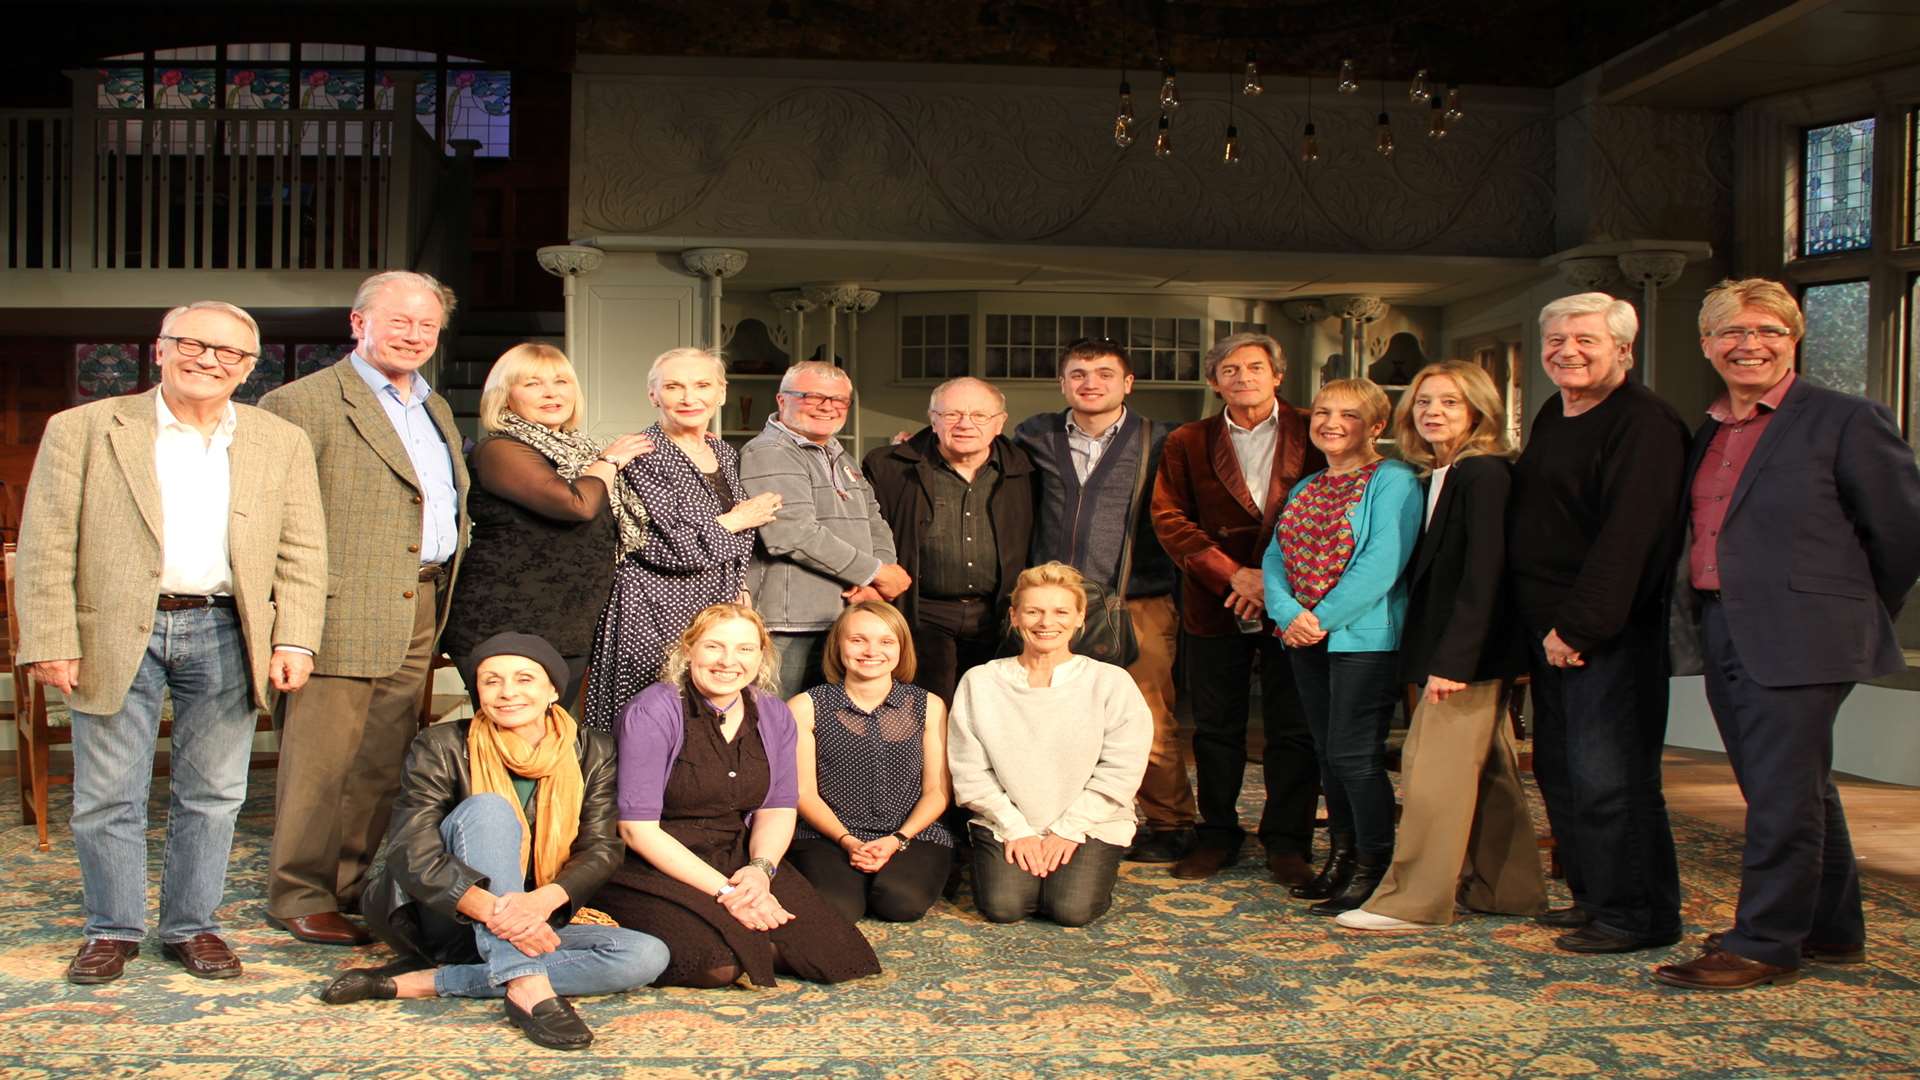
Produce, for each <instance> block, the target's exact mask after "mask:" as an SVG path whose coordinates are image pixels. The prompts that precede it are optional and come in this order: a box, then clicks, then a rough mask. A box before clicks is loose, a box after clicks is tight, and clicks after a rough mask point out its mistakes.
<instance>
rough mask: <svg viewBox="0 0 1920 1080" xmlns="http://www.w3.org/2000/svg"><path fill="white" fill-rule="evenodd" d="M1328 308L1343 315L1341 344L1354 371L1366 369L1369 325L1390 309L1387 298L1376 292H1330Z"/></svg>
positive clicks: (1341, 316)
mask: <svg viewBox="0 0 1920 1080" xmlns="http://www.w3.org/2000/svg"><path fill="white" fill-rule="evenodd" d="M1327 310H1328V311H1330V312H1332V313H1333V314H1335V315H1338V316H1339V317H1340V348H1341V350H1342V351H1343V352H1345V353H1346V354H1347V362H1348V364H1350V365H1351V369H1352V371H1353V373H1354V374H1355V375H1359V374H1360V373H1362V372H1364V371H1366V370H1367V334H1366V325H1367V324H1368V323H1371V322H1377V321H1379V320H1380V319H1381V318H1382V317H1383V316H1385V315H1386V313H1387V302H1386V301H1385V300H1382V299H1380V298H1379V297H1377V296H1330V297H1328V298H1327Z"/></svg>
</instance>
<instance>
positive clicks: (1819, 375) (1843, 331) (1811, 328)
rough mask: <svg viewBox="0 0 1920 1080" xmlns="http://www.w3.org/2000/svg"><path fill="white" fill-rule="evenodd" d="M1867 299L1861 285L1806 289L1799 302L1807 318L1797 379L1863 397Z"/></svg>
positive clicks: (1856, 283) (1864, 286)
mask: <svg viewBox="0 0 1920 1080" xmlns="http://www.w3.org/2000/svg"><path fill="white" fill-rule="evenodd" d="M1867 297H1868V288H1867V283H1866V282H1864V281H1842V282H1839V283H1837V284H1833V285H1809V286H1808V287H1807V291H1806V295H1804V296H1802V297H1801V298H1800V306H1801V309H1802V310H1803V311H1804V312H1805V314H1806V317H1807V336H1806V337H1805V338H1804V339H1802V340H1801V342H1800V374H1801V375H1804V376H1806V377H1807V378H1808V379H1810V380H1812V381H1813V382H1816V383H1819V384H1820V385H1821V386H1824V387H1827V388H1828V389H1830V390H1840V391H1843V392H1845V393H1849V394H1860V395H1862V396H1864V395H1865V394H1866V392H1867Z"/></svg>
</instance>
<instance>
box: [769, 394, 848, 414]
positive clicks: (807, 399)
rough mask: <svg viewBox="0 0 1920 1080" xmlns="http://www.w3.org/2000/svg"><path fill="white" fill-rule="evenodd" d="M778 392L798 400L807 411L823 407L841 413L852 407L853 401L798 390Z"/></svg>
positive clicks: (837, 396)
mask: <svg viewBox="0 0 1920 1080" xmlns="http://www.w3.org/2000/svg"><path fill="white" fill-rule="evenodd" d="M778 392H779V393H780V394H782V395H784V396H786V397H790V398H799V399H800V404H802V405H804V406H806V407H807V408H809V409H817V408H819V407H820V406H822V405H825V406H827V407H829V408H831V409H832V410H833V411H834V412H843V411H845V410H847V409H850V408H852V407H853V399H852V398H851V397H842V396H840V395H838V394H815V393H812V392H807V393H802V392H800V391H798V390H781V391H778Z"/></svg>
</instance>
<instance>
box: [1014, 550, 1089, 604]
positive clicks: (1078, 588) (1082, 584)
mask: <svg viewBox="0 0 1920 1080" xmlns="http://www.w3.org/2000/svg"><path fill="white" fill-rule="evenodd" d="M1086 583H1087V579H1086V578H1085V577H1083V576H1081V574H1080V571H1078V570H1075V569H1074V568H1073V567H1071V566H1068V565H1067V564H1066V563H1063V562H1043V563H1041V564H1040V565H1039V566H1029V567H1027V568H1026V569H1025V570H1022V571H1020V576H1019V578H1017V579H1016V580H1015V581H1014V583H1013V595H1012V596H1010V597H1008V598H1007V603H1008V604H1009V605H1010V606H1012V607H1015V608H1018V607H1019V606H1020V594H1021V593H1023V592H1026V591H1027V590H1028V589H1038V588H1041V587H1042V586H1054V587H1058V588H1062V589H1065V590H1067V591H1068V592H1070V593H1072V594H1073V597H1074V606H1075V607H1078V608H1079V609H1080V611H1081V612H1082V613H1083V614H1084V613H1085V612H1086V610H1087V591H1086Z"/></svg>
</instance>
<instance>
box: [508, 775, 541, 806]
mask: <svg viewBox="0 0 1920 1080" xmlns="http://www.w3.org/2000/svg"><path fill="white" fill-rule="evenodd" d="M539 783H540V781H538V780H529V779H528V778H526V777H524V776H518V775H516V776H514V778H513V793H514V794H515V795H518V796H520V805H521V806H525V805H527V800H528V799H531V798H533V789H534V787H535V786H536V785H538V784H539Z"/></svg>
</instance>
